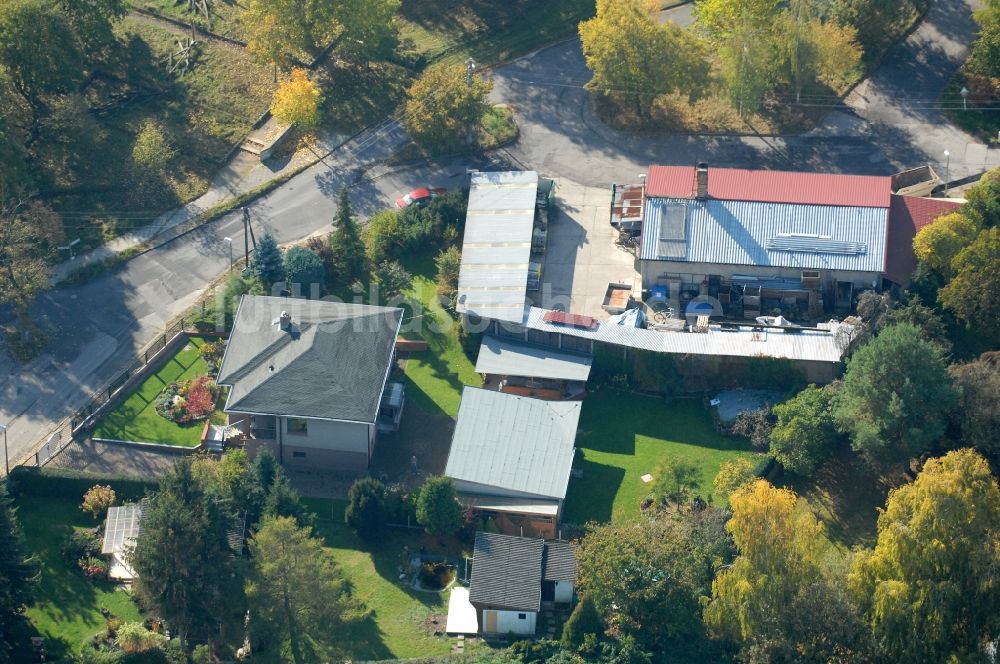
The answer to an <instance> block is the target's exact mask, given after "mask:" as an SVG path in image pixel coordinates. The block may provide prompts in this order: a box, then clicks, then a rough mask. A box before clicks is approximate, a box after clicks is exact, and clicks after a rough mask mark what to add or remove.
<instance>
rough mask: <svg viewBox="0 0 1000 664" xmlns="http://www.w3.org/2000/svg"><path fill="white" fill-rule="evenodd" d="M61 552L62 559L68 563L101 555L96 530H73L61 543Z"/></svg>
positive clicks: (99, 540) (99, 539) (99, 541)
mask: <svg viewBox="0 0 1000 664" xmlns="http://www.w3.org/2000/svg"><path fill="white" fill-rule="evenodd" d="M61 550H62V555H63V558H64V559H65V560H66V562H70V563H72V562H75V561H78V560H80V559H81V558H83V559H86V558H96V557H97V556H99V555H101V538H100V536H99V535H98V534H97V528H83V529H80V530H74V531H73V532H72V533H70V534H69V535H68V536H67V537H66V539H65V540H64V541H63V544H62V549H61Z"/></svg>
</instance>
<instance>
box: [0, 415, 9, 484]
mask: <svg viewBox="0 0 1000 664" xmlns="http://www.w3.org/2000/svg"><path fill="white" fill-rule="evenodd" d="M9 424H10V423H9V422H8V423H7V424H0V429H3V467H4V470H5V471H6V472H5V473H4V477H7V476H9V475H10V459H9V458H8V457H7V427H8V426H9Z"/></svg>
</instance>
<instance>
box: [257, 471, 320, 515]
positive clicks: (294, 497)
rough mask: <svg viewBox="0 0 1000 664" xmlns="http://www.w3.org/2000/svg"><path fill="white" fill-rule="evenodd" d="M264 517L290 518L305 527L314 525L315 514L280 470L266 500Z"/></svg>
mask: <svg viewBox="0 0 1000 664" xmlns="http://www.w3.org/2000/svg"><path fill="white" fill-rule="evenodd" d="M264 516H265V517H278V516H290V517H292V518H294V519H295V520H296V521H298V522H299V523H300V524H301V525H303V526H308V525H312V522H313V516H314V515H313V513H312V512H310V511H309V510H308V509H307V508H306V506H305V505H304V504H303V503H302V498H301V496H299V493H298V491H296V490H295V489H293V488H292V484H291V482H289V481H288V476H287V475H285V473H283V472H281V469H280V468H279V469H278V473H277V475H275V477H274V482H273V483H272V484H271V488H270V490H269V491H268V493H267V499H265V500H264Z"/></svg>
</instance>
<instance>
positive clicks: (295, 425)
mask: <svg viewBox="0 0 1000 664" xmlns="http://www.w3.org/2000/svg"><path fill="white" fill-rule="evenodd" d="M288 433H290V434H292V435H295V436H306V435H308V434H309V426H308V423H307V422H306V420H303V419H301V418H298V417H289V418H288Z"/></svg>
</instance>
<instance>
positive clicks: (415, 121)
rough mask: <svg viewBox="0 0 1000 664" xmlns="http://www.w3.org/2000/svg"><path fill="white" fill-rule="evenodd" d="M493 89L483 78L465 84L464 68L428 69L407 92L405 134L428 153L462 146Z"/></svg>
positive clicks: (476, 122)
mask: <svg viewBox="0 0 1000 664" xmlns="http://www.w3.org/2000/svg"><path fill="white" fill-rule="evenodd" d="M492 89H493V83H492V82H491V81H490V80H489V79H486V78H483V77H482V76H473V77H472V81H471V83H468V82H467V80H466V68H465V66H464V65H461V64H454V65H449V64H444V63H439V64H434V65H431V66H430V67H428V68H427V69H425V70H424V73H423V74H421V75H420V78H418V79H417V80H416V81H414V82H413V85H411V86H410V89H409V90H407V91H406V107H405V115H404V119H403V124H404V125H405V126H406V131H407V132H408V133H409V135H410V138H412V139H413V140H414V141H416V142H417V143H420V144H421V145H424V146H426V147H428V148H430V149H435V150H438V149H441V148H447V147H453V146H457V145H463V144H465V143H466V142H467V139H468V138H470V137H471V136H472V132H474V131H476V129H477V128H478V127H479V124H480V122H481V121H482V119H483V114H484V113H486V109H487V108H489V104H488V103H487V101H486V97H487V96H488V95H489V93H490V90H492Z"/></svg>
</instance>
